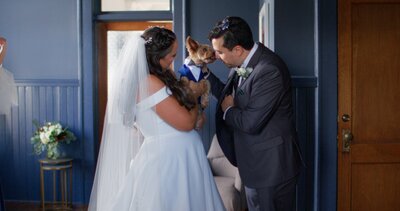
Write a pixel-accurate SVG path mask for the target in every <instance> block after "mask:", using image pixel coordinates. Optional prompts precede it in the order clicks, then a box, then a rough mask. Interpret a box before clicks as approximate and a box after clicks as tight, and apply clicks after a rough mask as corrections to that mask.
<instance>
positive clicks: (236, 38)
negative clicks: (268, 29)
mask: <svg viewBox="0 0 400 211" xmlns="http://www.w3.org/2000/svg"><path fill="white" fill-rule="evenodd" d="M209 40H210V41H211V43H212V46H213V48H214V50H215V52H216V57H217V59H220V60H221V61H222V62H223V63H224V64H225V65H226V66H227V67H228V68H231V71H230V73H229V77H228V81H227V83H226V84H224V83H222V82H221V81H220V80H219V79H218V78H217V77H216V76H215V75H214V74H213V73H211V72H210V74H209V75H208V76H207V79H208V80H209V81H210V83H211V92H212V94H213V95H214V96H215V97H216V98H217V99H218V103H217V109H216V110H217V111H216V117H215V119H216V132H217V137H218V140H219V143H220V146H221V148H222V150H223V151H224V153H225V155H226V157H227V158H228V159H229V161H230V162H231V163H232V164H233V165H235V166H237V167H238V169H239V173H240V176H241V178H242V180H243V183H244V185H245V190H246V197H247V203H248V207H249V210H250V211H254V210H263V211H291V210H294V208H295V198H296V182H297V178H298V175H299V170H300V165H301V155H300V150H299V147H298V142H297V137H296V130H295V128H294V124H293V109H292V92H291V82H290V75H289V72H288V69H287V67H286V65H285V63H284V62H283V61H282V60H281V59H280V58H279V57H278V56H277V55H276V54H274V53H273V52H272V51H271V50H269V49H268V48H266V47H265V46H264V45H263V44H262V43H254V41H253V35H252V32H251V29H250V27H249V25H248V24H247V23H246V22H245V21H244V20H243V19H242V18H240V17H226V18H225V19H223V20H222V21H219V22H218V23H217V24H216V25H215V27H214V28H213V29H212V30H211V31H210V33H209Z"/></svg>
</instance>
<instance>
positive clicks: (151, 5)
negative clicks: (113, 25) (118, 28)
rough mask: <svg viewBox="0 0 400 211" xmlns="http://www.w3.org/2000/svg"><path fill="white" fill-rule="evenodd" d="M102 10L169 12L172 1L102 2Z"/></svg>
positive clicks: (123, 0) (120, 0) (103, 0)
mask: <svg viewBox="0 0 400 211" xmlns="http://www.w3.org/2000/svg"><path fill="white" fill-rule="evenodd" d="M101 8H102V9H101V10H102V11H103V12H110V11H169V10H170V9H171V6H170V0H101Z"/></svg>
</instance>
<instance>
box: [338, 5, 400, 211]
mask: <svg viewBox="0 0 400 211" xmlns="http://www.w3.org/2000/svg"><path fill="white" fill-rule="evenodd" d="M338 3H339V4H338V6H339V7H338V11H339V12H338V20H339V22H338V24H339V25H338V26H339V28H338V38H339V40H338V43H339V48H338V52H339V57H338V58H339V70H338V73H339V74H338V78H339V84H338V87H339V90H338V95H339V96H338V97H339V98H338V102H339V103H338V134H337V135H338V202H337V203H338V206H337V207H338V209H337V210H339V211H349V210H352V211H368V210H371V211H391V210H393V211H397V210H400V0H339V1H338ZM346 140H348V141H349V143H348V144H346V143H345V141H346Z"/></svg>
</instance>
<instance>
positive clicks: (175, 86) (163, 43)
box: [142, 27, 196, 110]
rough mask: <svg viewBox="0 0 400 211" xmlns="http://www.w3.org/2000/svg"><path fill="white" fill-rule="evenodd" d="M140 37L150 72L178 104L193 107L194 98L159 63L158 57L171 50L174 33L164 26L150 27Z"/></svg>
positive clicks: (187, 107)
mask: <svg viewBox="0 0 400 211" xmlns="http://www.w3.org/2000/svg"><path fill="white" fill-rule="evenodd" d="M142 37H143V39H144V40H145V47H146V57H147V63H148V65H149V71H150V74H153V75H155V76H156V77H157V78H159V79H160V80H161V81H163V82H164V83H165V84H166V86H167V87H168V88H169V89H170V90H171V91H172V95H173V96H175V97H176V99H177V100H178V102H179V104H180V105H182V106H185V107H186V109H188V110H190V109H192V108H194V107H195V105H196V100H195V99H194V98H193V97H191V96H189V95H188V93H187V92H186V91H185V88H184V86H183V84H182V83H181V82H180V81H178V80H177V79H176V77H175V75H174V74H172V71H171V70H167V71H163V70H162V68H161V65H160V59H162V58H164V57H165V56H166V55H168V54H169V53H170V52H171V51H172V45H173V44H174V42H175V40H176V35H175V33H174V32H172V31H171V30H169V29H166V28H160V27H151V28H148V29H146V30H145V31H144V32H143V34H142Z"/></svg>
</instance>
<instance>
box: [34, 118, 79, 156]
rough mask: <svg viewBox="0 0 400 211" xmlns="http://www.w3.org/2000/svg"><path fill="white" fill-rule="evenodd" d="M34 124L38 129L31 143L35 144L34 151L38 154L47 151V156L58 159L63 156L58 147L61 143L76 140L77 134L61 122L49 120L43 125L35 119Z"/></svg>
mask: <svg viewBox="0 0 400 211" xmlns="http://www.w3.org/2000/svg"><path fill="white" fill-rule="evenodd" d="M33 124H34V125H35V126H36V127H37V130H36V131H35V133H34V134H33V136H32V138H31V143H32V144H33V151H34V153H35V154H37V155H40V154H42V152H43V151H47V158H50V159H57V158H59V157H60V156H61V152H60V150H59V149H58V147H59V144H60V143H66V144H69V143H71V141H75V140H76V137H75V135H74V134H73V133H72V132H71V131H69V130H68V129H67V128H63V127H62V126H61V124H60V123H57V122H47V123H45V124H44V125H43V126H41V127H40V126H39V124H38V123H37V121H34V122H33Z"/></svg>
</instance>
